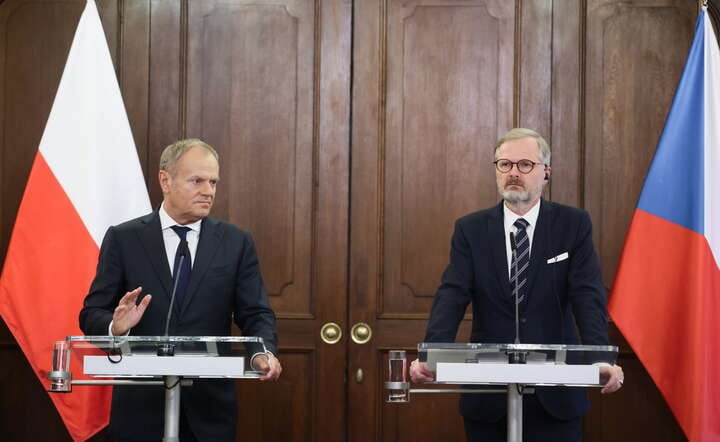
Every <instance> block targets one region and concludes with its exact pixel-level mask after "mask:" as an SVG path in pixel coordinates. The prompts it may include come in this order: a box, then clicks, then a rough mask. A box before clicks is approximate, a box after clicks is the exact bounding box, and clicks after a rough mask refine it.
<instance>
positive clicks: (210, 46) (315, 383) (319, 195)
mask: <svg viewBox="0 0 720 442" xmlns="http://www.w3.org/2000/svg"><path fill="white" fill-rule="evenodd" d="M351 13H352V10H351V8H350V3H349V2H343V1H341V0H331V1H315V0H283V1H275V0H274V1H268V2H258V1H257V0H233V1H227V0H222V1H220V0H218V1H203V2H188V7H187V39H186V40H187V43H186V44H187V49H186V53H187V59H186V61H185V63H186V65H185V66H186V74H185V75H186V77H185V78H182V77H181V78H182V81H185V82H186V85H185V87H184V88H182V89H184V90H185V91H186V96H184V97H183V98H184V100H185V101H186V105H185V106H184V109H183V114H181V115H180V119H181V121H182V120H184V121H185V122H186V127H185V132H186V133H187V134H188V135H190V134H192V135H194V136H199V137H201V138H203V139H205V140H206V141H208V142H209V143H211V144H212V145H215V146H218V147H219V154H220V156H221V169H220V176H221V177H222V178H221V179H222V181H221V183H222V184H221V186H222V191H221V192H220V196H219V198H218V201H217V207H216V208H215V209H214V214H215V215H216V216H219V217H220V218H224V219H229V220H231V221H232V222H234V223H236V224H238V225H240V226H243V227H244V228H246V229H248V230H250V231H251V232H252V233H253V236H254V239H255V241H256V243H257V246H258V253H259V258H260V262H261V266H262V270H263V276H264V278H265V283H266V286H267V289H268V293H269V295H270V300H271V303H272V306H273V309H274V310H275V312H276V314H277V316H278V326H279V330H278V333H279V336H280V352H281V355H280V358H281V361H282V364H283V375H282V377H281V378H280V380H279V381H278V382H277V383H269V384H261V383H257V382H238V383H237V390H238V397H239V398H240V400H241V401H242V405H241V407H240V409H241V411H240V414H239V417H240V423H239V429H240V430H241V431H240V433H239V434H240V435H241V436H240V437H241V439H242V440H273V441H283V440H287V441H290V440H297V441H327V442H335V441H338V440H342V439H343V438H344V437H345V427H346V422H345V394H344V385H345V358H346V346H345V343H344V341H342V340H341V341H340V342H339V343H337V344H335V345H330V344H326V343H324V342H323V341H322V340H321V338H320V333H319V331H320V329H321V328H322V326H323V325H324V324H326V323H328V322H336V323H338V324H339V326H340V327H343V326H344V319H345V312H346V310H347V297H346V296H345V291H346V285H347V276H346V272H347V265H346V260H347V253H348V252H347V233H346V232H347V229H348V197H347V195H348V173H349V147H348V143H349V123H350V116H349V110H350V107H349V84H350V83H349V82H350V29H351V27H350V26H351V25H350V19H351ZM181 72H182V70H181ZM182 89H181V90H182ZM328 411H329V412H330V414H328Z"/></svg>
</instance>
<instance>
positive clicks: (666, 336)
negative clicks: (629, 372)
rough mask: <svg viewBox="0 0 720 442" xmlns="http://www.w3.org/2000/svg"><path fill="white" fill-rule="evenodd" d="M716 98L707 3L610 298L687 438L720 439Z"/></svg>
mask: <svg viewBox="0 0 720 442" xmlns="http://www.w3.org/2000/svg"><path fill="white" fill-rule="evenodd" d="M719 106H720V50H718V40H717V38H716V36H715V34H714V30H713V27H712V25H711V23H710V20H709V17H708V14H707V10H706V8H703V9H702V11H701V13H700V16H699V17H698V20H697V24H696V28H695V37H694V40H693V43H692V47H691V49H690V54H689V56H688V59H687V62H686V64H685V68H684V70H683V74H682V77H681V79H680V83H679V85H678V88H677V91H676V92H675V97H674V99H673V103H672V106H671V108H670V112H669V114H668V117H667V121H666V123H665V127H664V129H663V132H662V135H661V137H660V141H659V143H658V147H657V151H656V153H655V156H654V158H653V160H652V163H651V165H650V170H649V172H648V175H647V178H646V180H645V184H644V186H643V189H642V193H641V195H640V199H639V202H638V206H637V208H636V210H635V213H634V215H633V218H632V221H631V223H630V228H629V230H628V234H627V238H626V241H625V246H624V248H623V252H622V256H621V259H620V265H619V267H618V272H617V275H616V278H615V282H614V285H613V290H612V293H611V296H610V303H609V311H610V315H611V317H612V319H613V320H614V322H615V324H616V325H617V326H618V328H619V329H620V331H621V332H622V334H623V335H624V336H625V338H626V339H627V341H628V343H629V344H630V346H631V347H632V348H633V350H634V351H635V353H636V354H637V356H638V357H639V359H640V361H641V362H642V363H643V365H644V366H645V368H646V369H647V371H648V373H649V374H650V376H651V377H652V379H653V381H654V382H655V384H656V385H657V386H658V388H659V390H660V392H661V393H662V394H663V396H664V397H665V400H666V401H667V403H668V405H669V407H670V409H671V410H672V412H673V414H674V415H675V417H676V419H677V421H678V423H679V424H680V427H681V428H682V429H683V431H684V433H685V435H686V436H687V437H688V439H689V440H690V441H691V442H710V441H720V386H719V385H720V384H718V383H717V382H716V380H717V374H718V369H719V368H720V321H719V319H720V302H719V301H718V299H719V297H720V269H719V267H718V263H720V109H719V108H718V107H719Z"/></svg>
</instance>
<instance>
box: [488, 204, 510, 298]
mask: <svg viewBox="0 0 720 442" xmlns="http://www.w3.org/2000/svg"><path fill="white" fill-rule="evenodd" d="M488 238H490V246H491V249H492V255H493V258H492V261H493V262H494V263H495V275H497V276H498V282H499V283H500V287H501V288H502V292H501V293H499V295H500V299H501V300H504V301H507V300H508V299H510V295H511V294H512V287H510V277H509V276H508V275H509V273H508V263H507V251H506V246H505V224H504V216H503V202H500V204H499V205H498V206H497V207H496V209H495V211H494V212H493V214H492V216H491V217H490V218H489V219H488Z"/></svg>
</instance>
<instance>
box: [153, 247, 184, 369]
mask: <svg viewBox="0 0 720 442" xmlns="http://www.w3.org/2000/svg"><path fill="white" fill-rule="evenodd" d="M181 245H182V244H181ZM184 260H185V253H183V254H182V255H180V261H178V266H177V275H175V282H174V284H173V290H172V295H171V296H170V307H169V308H168V314H167V318H166V319H165V334H164V335H163V336H164V337H166V338H167V337H168V330H169V329H170V318H171V317H172V311H173V305H174V304H175V293H176V292H177V286H178V282H179V281H180V272H182V264H183V261H184ZM157 355H158V356H175V344H171V343H170V342H166V343H164V344H160V345H158V348H157Z"/></svg>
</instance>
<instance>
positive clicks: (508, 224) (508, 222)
mask: <svg viewBox="0 0 720 442" xmlns="http://www.w3.org/2000/svg"><path fill="white" fill-rule="evenodd" d="M540 201H541V200H540V199H538V201H537V203H535V205H534V206H533V207H532V208H531V209H530V210H528V211H527V213H525V215H522V216H520V215H518V214H517V213H515V212H513V211H512V210H510V209H509V208H508V206H507V204H505V202H504V201H503V215H504V216H503V218H504V220H505V223H504V224H505V231H507V232H510V231H513V224H514V223H515V221H517V219H518V218H522V219H524V220H525V221H527V222H528V224H529V226H528V227H529V228H534V227H535V224H536V223H537V219H538V216H539V215H540Z"/></svg>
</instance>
